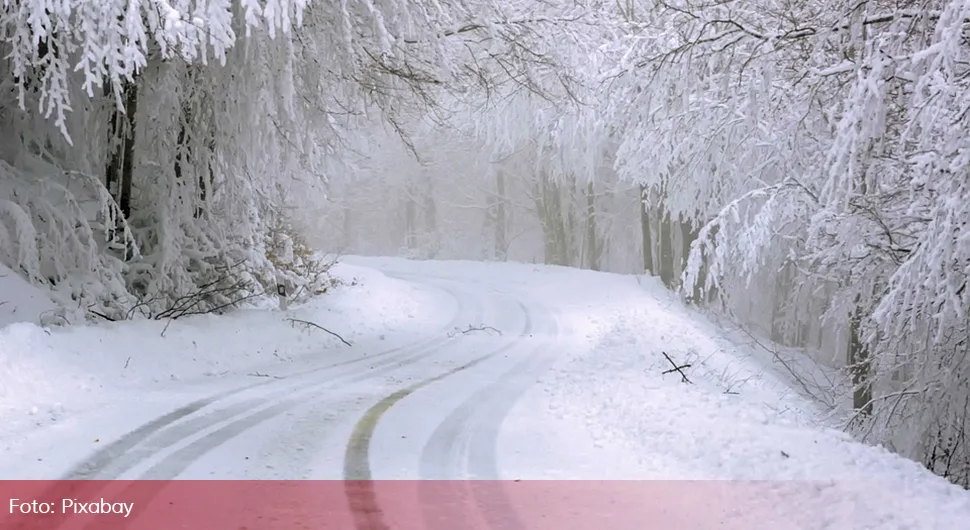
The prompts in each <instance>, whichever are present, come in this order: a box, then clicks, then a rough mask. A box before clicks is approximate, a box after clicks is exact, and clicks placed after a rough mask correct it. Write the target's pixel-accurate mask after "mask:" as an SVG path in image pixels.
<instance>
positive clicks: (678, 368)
mask: <svg viewBox="0 0 970 530" xmlns="http://www.w3.org/2000/svg"><path fill="white" fill-rule="evenodd" d="M660 353H662V354H664V357H666V358H667V362H669V363H670V365H671V366H673V368H672V369H670V370H667V371H666V372H663V374H661V375H666V374H669V373H672V372H677V373H679V374H680V377H682V378H683V381H682V382H684V383H691V380H690V379H688V378H687V374H685V373H684V368H690V365H689V364H685V365H681V366H678V365H677V363H675V362H674V360H673V359H671V358H670V356H669V355H667V352H665V351H664V352H660ZM691 384H693V383H691Z"/></svg>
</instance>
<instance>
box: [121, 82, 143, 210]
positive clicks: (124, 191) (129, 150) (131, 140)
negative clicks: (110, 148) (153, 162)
mask: <svg viewBox="0 0 970 530" xmlns="http://www.w3.org/2000/svg"><path fill="white" fill-rule="evenodd" d="M137 111H138V82H137V79H136V81H135V82H134V83H129V84H128V85H127V86H126V87H125V122H126V127H125V142H124V153H123V154H122V159H121V160H122V161H121V182H120V184H121V186H120V187H121V189H120V193H119V198H118V206H119V207H120V208H121V213H122V215H124V216H125V219H129V218H130V217H131V180H132V169H133V167H134V158H135V113H136V112H137Z"/></svg>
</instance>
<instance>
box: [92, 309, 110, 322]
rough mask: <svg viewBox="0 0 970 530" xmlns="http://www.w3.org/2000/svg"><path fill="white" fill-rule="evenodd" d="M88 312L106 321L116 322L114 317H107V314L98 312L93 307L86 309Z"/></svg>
mask: <svg viewBox="0 0 970 530" xmlns="http://www.w3.org/2000/svg"><path fill="white" fill-rule="evenodd" d="M88 313H91V314H92V315H94V316H98V317H101V318H103V319H105V320H107V321H108V322H116V320H115V319H113V318H111V317H109V316H108V315H105V314H104V313H99V312H97V311H95V310H93V309H88Z"/></svg>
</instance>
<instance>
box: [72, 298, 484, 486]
mask: <svg viewBox="0 0 970 530" xmlns="http://www.w3.org/2000/svg"><path fill="white" fill-rule="evenodd" d="M437 288H438V289H441V290H443V291H445V292H447V293H448V294H449V295H450V296H451V297H452V298H454V299H455V300H456V302H457V304H458V310H457V311H456V312H455V315H454V317H453V318H452V319H451V321H450V322H449V323H448V324H447V325H445V326H443V327H442V328H439V329H438V330H437V331H436V333H435V335H437V334H438V333H443V332H445V331H447V330H449V329H451V328H453V327H454V326H455V325H456V324H458V323H459V322H461V321H462V320H463V319H464V318H465V317H466V316H468V314H469V313H471V314H472V315H477V314H480V313H481V309H480V308H478V307H477V306H476V307H475V308H474V309H470V308H469V307H468V303H467V299H468V297H467V296H466V297H464V299H463V297H462V296H459V295H458V294H456V292H455V291H454V290H453V289H450V288H443V287H440V286H438V287H437ZM444 342H447V339H442V338H440V337H434V338H431V339H426V340H422V341H418V342H417V343H412V344H405V345H401V346H397V347H394V348H390V349H387V350H383V351H381V352H379V353H376V354H373V355H369V356H366V357H359V358H355V359H349V360H346V361H341V362H339V363H335V364H330V365H327V366H323V367H318V368H313V369H311V370H308V371H305V372H300V373H297V374H293V375H290V376H287V377H286V378H283V379H278V380H267V381H260V382H257V383H252V384H249V385H245V386H242V387H239V388H234V389H230V390H227V391H223V392H220V393H217V394H214V395H212V396H208V397H206V398H202V399H199V400H196V401H194V402H192V403H189V404H187V405H185V406H183V407H180V408H178V409H176V410H174V411H172V412H170V413H168V414H165V415H163V416H160V417H158V418H155V419H153V420H151V421H149V422H147V423H145V424H144V425H142V426H140V427H138V428H136V429H135V430H133V431H131V432H129V433H128V434H126V435H124V436H122V437H121V438H119V439H117V440H115V441H114V442H112V443H110V444H109V445H107V446H105V447H104V448H102V449H100V450H99V451H97V452H96V453H94V454H93V455H92V456H90V457H88V458H86V459H85V460H83V461H82V462H80V463H78V464H77V465H75V466H74V467H73V468H72V469H71V470H70V471H68V472H67V473H66V474H65V475H64V477H63V478H64V479H65V480H77V479H91V478H109V479H110V478H115V477H117V476H119V475H121V473H123V472H124V471H126V470H127V469H130V468H131V467H133V466H134V465H136V464H137V463H138V462H140V461H141V460H143V459H145V458H146V457H148V456H151V454H154V453H155V452H157V451H159V450H161V449H164V448H166V447H169V446H171V445H172V444H174V443H177V442H178V441H180V440H182V439H184V438H185V437H187V436H190V435H191V434H193V433H197V432H200V431H201V430H203V429H205V428H206V427H211V426H212V424H213V423H214V422H220V421H226V420H229V419H231V418H233V417H236V416H239V415H241V414H245V413H246V412H247V411H248V410H251V409H252V407H254V406H256V405H258V404H260V403H262V404H265V403H266V400H267V397H269V398H275V397H278V396H282V395H286V394H289V393H291V392H292V391H294V390H298V389H301V388H306V387H308V386H313V385H316V384H317V383H318V381H319V377H320V376H323V375H326V374H327V373H328V372H332V371H334V370H337V369H340V368H343V367H353V366H356V365H359V364H364V363H368V362H373V361H375V360H380V359H385V358H387V357H389V356H392V355H394V354H396V353H401V352H412V351H414V352H417V355H413V356H410V357H406V358H404V359H400V358H394V359H389V360H384V361H381V362H380V363H378V364H377V365H371V368H372V370H369V371H366V372H361V371H360V370H357V372H356V373H360V374H361V376H366V377H371V376H373V375H377V374H379V373H384V372H386V370H381V371H380V372H374V370H373V368H375V367H376V368H377V369H380V368H384V367H388V366H391V367H393V368H397V367H403V366H407V365H409V364H413V363H414V362H418V361H419V360H420V359H421V358H423V356H424V354H425V353H427V352H434V347H435V346H437V345H439V344H441V343H444ZM308 376H316V378H317V379H314V380H311V381H307V382H304V383H301V384H297V385H295V386H290V387H284V388H281V389H280V390H277V391H275V392H272V393H270V394H269V396H267V395H262V396H259V397H257V398H254V399H250V400H246V401H244V402H242V403H238V404H235V405H231V406H228V407H225V408H223V409H220V410H217V411H214V412H212V413H210V414H206V415H203V416H198V417H195V418H189V416H192V415H193V414H195V413H197V412H199V411H200V410H202V409H204V408H206V407H209V406H211V405H213V404H216V403H217V402H220V401H223V400H225V399H226V398H229V397H233V396H236V395H241V394H242V393H244V392H246V391H249V390H253V389H256V388H259V387H264V386H268V385H275V386H280V385H281V384H283V383H282V382H283V381H287V382H291V381H292V380H298V379H301V378H305V377H308ZM288 380H289V381H288ZM187 418H188V419H187ZM180 420H186V421H184V422H183V423H182V424H178V422H180ZM173 424H178V425H175V428H176V431H175V432H173V433H171V434H169V435H168V436H164V435H163V437H164V438H165V440H166V443H162V444H160V443H158V442H156V443H155V444H152V445H151V446H150V447H151V450H150V451H134V452H135V456H133V457H132V456H128V457H126V455H129V454H130V453H132V452H133V450H134V449H135V448H136V447H137V446H139V444H142V443H143V442H145V441H146V440H148V439H150V438H151V437H153V436H157V435H159V434H163V433H164V432H165V431H166V429H170V426H172V425H173ZM186 424H188V425H186ZM179 425H186V426H185V427H184V428H178V427H179ZM176 433H177V434H176Z"/></svg>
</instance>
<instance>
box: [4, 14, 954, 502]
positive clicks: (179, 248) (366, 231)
mask: <svg viewBox="0 0 970 530" xmlns="http://www.w3.org/2000/svg"><path fill="white" fill-rule="evenodd" d="M968 30H970V0H921V1H920V0H914V1H907V0H897V1H895V2H888V1H877V0H869V1H867V0H861V1H852V2H842V1H829V0H817V1H810V2H806V1H794V0H737V1H729V0H614V1H595V0H575V1H572V2H546V1H542V0H511V1H497V0H449V1H436V0H410V1H404V0H363V1H357V0H342V1H340V2H321V1H315V2H312V1H310V0H174V1H166V0H144V1H141V2H128V1H126V0H100V1H99V2H81V1H78V0H66V1H63V2H29V1H27V0H8V1H6V2H4V3H3V5H2V7H0V32H2V41H0V46H2V48H3V57H4V59H3V60H2V61H0V70H2V73H0V84H2V86H0V98H2V99H0V132H2V141H0V261H2V263H3V264H5V265H6V266H7V267H9V268H10V269H12V270H15V271H16V272H18V273H20V274H21V275H23V277H24V278H26V279H28V280H29V281H30V282H31V283H33V284H34V285H37V286H42V287H44V288H46V289H49V290H50V292H51V296H52V297H53V298H54V299H55V300H56V301H57V302H58V303H59V304H60V305H61V306H62V307H63V308H64V314H63V318H64V320H66V321H69V322H81V321H84V320H86V319H87V320H102V321H103V320H122V319H130V318H144V317H148V318H172V317H178V316H183V315H187V314H193V313H199V312H209V311H221V310H225V309H228V308H231V307H235V306H236V305H238V304H239V303H241V302H243V301H245V300H246V299H248V298H251V297H257V296H261V295H262V294H263V293H265V292H266V291H267V290H270V291H272V290H274V289H275V287H276V284H277V282H283V283H286V284H287V285H288V288H289V290H290V292H295V293H297V296H306V295H309V294H312V293H314V292H319V291H321V290H323V289H325V288H326V285H327V280H326V274H325V268H326V264H325V263H326V262H325V261H323V262H322V261H317V258H315V257H314V253H313V252H312V251H311V250H310V249H311V248H322V249H325V250H328V251H332V252H355V253H381V254H388V253H394V254H398V253H405V254H407V255H411V256H415V257H422V258H440V259H449V258H463V259H486V260H517V261H529V262H537V263H549V264H557V265H564V266H572V267H582V268H589V269H595V270H603V271H611V272H621V273H637V274H642V273H644V272H646V273H647V274H651V275H655V276H658V277H659V278H660V280H661V281H662V282H663V283H664V284H665V285H667V286H668V287H669V288H670V289H672V290H676V291H677V292H679V293H680V294H681V295H682V297H683V299H684V300H685V302H687V303H691V304H695V305H697V306H698V307H699V308H702V309H703V310H705V311H710V312H713V313H715V314H718V315H722V316H724V317H726V318H730V319H732V320H733V321H734V322H735V323H737V324H738V325H740V326H742V327H743V328H744V329H745V330H747V332H749V333H750V334H751V335H752V336H755V337H760V338H761V339H763V340H764V341H765V342H767V341H769V340H770V341H771V342H772V343H774V344H777V345H779V346H780V347H786V348H788V350H786V351H791V352H797V355H801V356H804V357H805V358H806V359H809V358H810V359H812V360H814V361H815V362H818V363H820V364H821V365H824V366H827V367H830V368H832V369H835V370H841V372H842V373H843V374H844V377H842V378H834V379H833V380H832V381H830V382H827V383H825V385H821V384H820V383H819V382H818V381H813V382H812V384H813V385H814V387H813V388H815V389H817V390H820V391H824V392H823V393H825V395H831V396H835V399H833V400H832V402H831V403H830V404H831V405H832V406H833V407H835V408H837V409H838V408H841V409H843V410H844V411H845V413H844V419H845V424H846V426H847V428H849V429H851V430H852V431H853V432H854V433H855V434H857V435H858V436H859V437H861V438H863V439H865V440H866V441H867V442H870V443H879V444H884V445H886V446H887V447H889V448H891V449H892V450H894V451H897V452H900V453H902V454H904V455H906V456H908V457H911V458H913V459H915V460H918V461H921V462H922V463H924V465H926V466H927V467H928V468H930V469H931V470H933V471H934V472H936V473H938V474H940V475H942V476H945V477H947V478H949V479H950V480H952V481H954V482H956V483H958V484H961V485H963V486H965V487H970V433H968V428H970V425H968V422H970V418H968V414H970V359H968V358H967V357H968V352H970V343H968V332H970V293H968V291H967V289H966V286H967V285H966V284H967V278H968V276H970V231H968V230H967V229H966V224H967V221H968V220H970V136H968V131H970V113H968V111H970V90H968V89H970V62H968V61H970V42H968V38H970V31H968ZM644 325H649V324H648V323H644ZM843 381H844V382H843ZM803 384H804V382H803ZM819 386H828V388H825V389H819V388H818V387H819ZM805 388H806V390H810V389H809V388H808V386H806V387H805Z"/></svg>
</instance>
